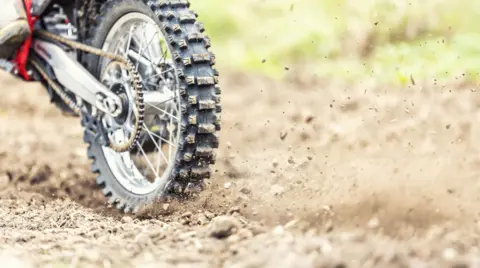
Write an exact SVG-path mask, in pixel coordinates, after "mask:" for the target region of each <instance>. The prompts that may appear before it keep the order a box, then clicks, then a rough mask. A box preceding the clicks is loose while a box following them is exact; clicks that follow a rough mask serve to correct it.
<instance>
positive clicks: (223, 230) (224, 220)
mask: <svg viewBox="0 0 480 268" xmlns="http://www.w3.org/2000/svg"><path fill="white" fill-rule="evenodd" d="M239 226H240V222H239V221H238V220H237V219H236V218H235V217H232V216H218V217H216V218H214V219H213V220H212V222H211V223H210V236H212V237H215V238H217V239H223V238H227V237H229V236H231V235H232V234H234V233H235V232H237V230H238V228H239Z"/></svg>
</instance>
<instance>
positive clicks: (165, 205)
mask: <svg viewBox="0 0 480 268" xmlns="http://www.w3.org/2000/svg"><path fill="white" fill-rule="evenodd" d="M169 207H170V204H167V203H165V204H163V206H162V208H163V210H168V208H169Z"/></svg>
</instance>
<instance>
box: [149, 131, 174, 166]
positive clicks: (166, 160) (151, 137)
mask: <svg viewBox="0 0 480 268" xmlns="http://www.w3.org/2000/svg"><path fill="white" fill-rule="evenodd" d="M143 128H144V129H145V131H146V132H147V134H148V136H150V139H152V141H153V144H155V147H157V149H158V150H159V152H160V153H161V154H162V156H163V158H164V159H165V162H166V163H167V164H169V163H170V161H168V159H167V157H165V155H164V154H163V152H162V147H161V146H158V144H157V142H156V141H155V139H154V138H153V136H152V132H150V130H148V127H147V125H145V123H143Z"/></svg>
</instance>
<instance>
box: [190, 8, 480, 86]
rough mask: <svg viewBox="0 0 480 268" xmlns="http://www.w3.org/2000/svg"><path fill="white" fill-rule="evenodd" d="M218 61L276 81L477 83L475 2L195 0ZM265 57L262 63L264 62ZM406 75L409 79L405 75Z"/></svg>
mask: <svg viewBox="0 0 480 268" xmlns="http://www.w3.org/2000/svg"><path fill="white" fill-rule="evenodd" d="M192 5H193V9H194V10H195V11H197V12H198V13H199V14H200V19H201V21H203V22H204V23H205V27H206V29H207V34H208V35H209V36H210V37H211V38H212V44H213V50H214V52H215V53H216V55H217V62H218V63H219V64H220V65H221V66H222V67H226V68H229V69H240V70H247V71H253V72H259V73H262V74H266V75H269V76H272V77H276V78H281V77H282V76H283V75H284V74H285V70H284V68H285V66H308V67H309V68H308V72H311V73H312V75H313V74H314V75H317V76H320V77H329V78H339V79H347V80H350V79H362V78H365V77H370V78H374V79H379V80H383V81H385V82H390V83H391V82H398V83H405V81H407V80H408V81H409V80H410V75H412V76H413V77H415V79H417V80H432V81H433V79H453V78H454V77H455V76H456V75H458V74H462V73H467V75H466V76H468V78H469V79H473V80H474V81H477V80H478V79H477V78H478V75H476V73H477V72H478V71H479V68H480V67H479V66H480V53H479V52H480V34H479V33H480V26H479V25H476V18H478V17H479V15H480V2H479V1H471V0H457V1H451V0H422V1H420V0H417V1H414V0H411V1H406V0H403V1H402V0H362V1H358V0H275V1H267V0H230V1H217V0H201V1H200V0H198V1H192ZM263 61H264V62H263ZM406 77H408V79H406Z"/></svg>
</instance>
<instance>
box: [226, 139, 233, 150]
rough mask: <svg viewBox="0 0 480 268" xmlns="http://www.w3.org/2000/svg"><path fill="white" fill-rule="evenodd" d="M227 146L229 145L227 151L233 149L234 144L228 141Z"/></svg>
mask: <svg viewBox="0 0 480 268" xmlns="http://www.w3.org/2000/svg"><path fill="white" fill-rule="evenodd" d="M226 145H227V149H232V143H231V142H229V141H227V142H226Z"/></svg>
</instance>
